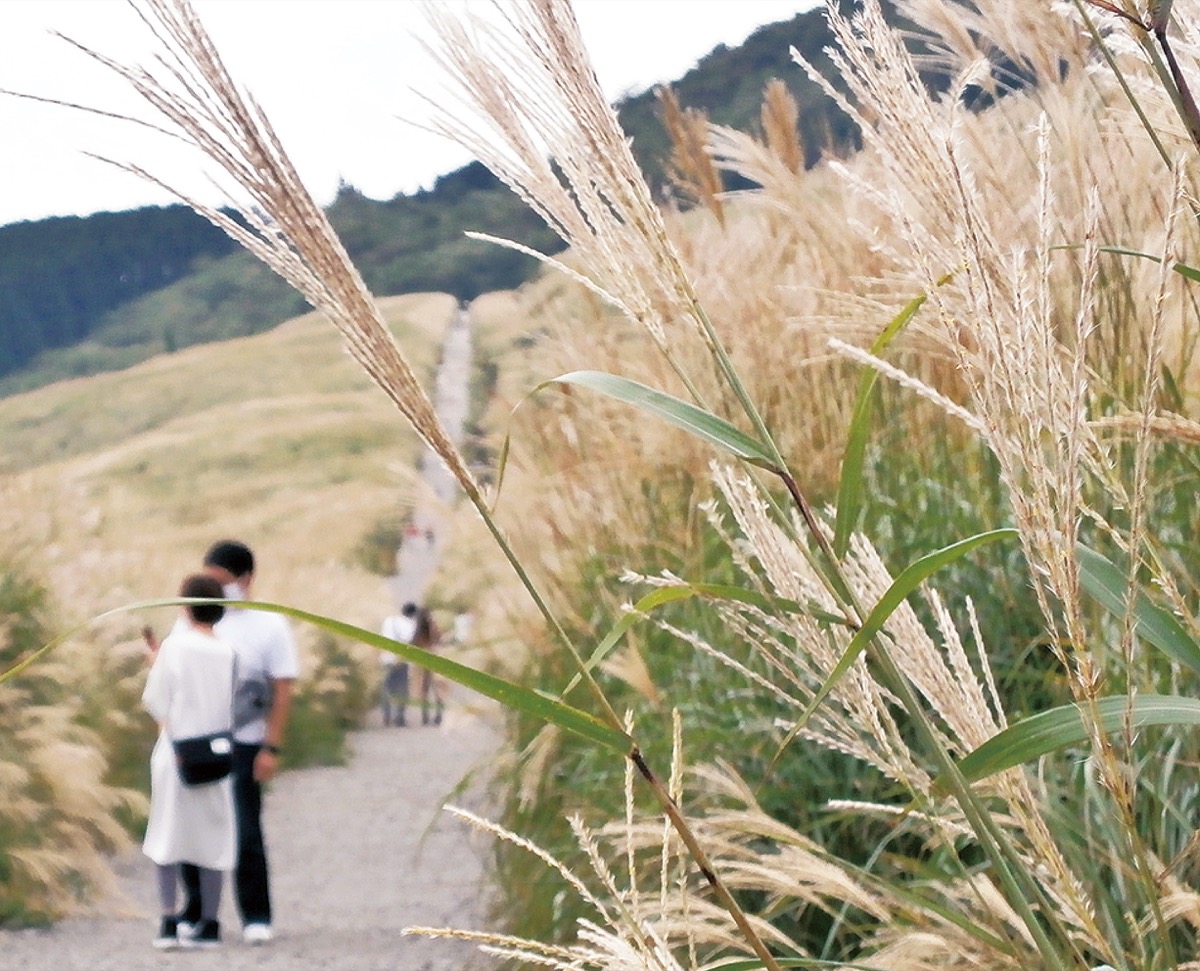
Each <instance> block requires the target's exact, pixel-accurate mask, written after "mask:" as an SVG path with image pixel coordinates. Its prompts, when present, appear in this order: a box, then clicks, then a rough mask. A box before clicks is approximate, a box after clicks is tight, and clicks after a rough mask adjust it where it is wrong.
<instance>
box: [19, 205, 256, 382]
mask: <svg viewBox="0 0 1200 971" xmlns="http://www.w3.org/2000/svg"><path fill="white" fill-rule="evenodd" d="M234 245H235V244H234V243H233V241H232V240H230V239H229V237H227V236H226V235H225V234H224V233H223V232H221V231H220V230H219V229H217V228H216V227H215V226H213V225H212V224H211V223H209V222H208V220H206V219H203V218H202V217H200V216H197V215H196V214H195V213H194V212H192V211H191V210H190V209H189V208H187V207H186V206H182V205H179V206H168V207H166V208H145V209H136V210H133V211H131V212H119V213H114V212H104V213H97V214H96V215H93V216H87V217H82V218H81V217H77V216H68V217H63V218H55V219H42V220H39V221H37V222H23V223H15V224H13V225H10V226H0V375H4V374H9V373H11V372H13V371H17V370H20V369H21V368H22V367H24V366H26V365H27V364H28V363H29V362H30V361H31V360H33V359H34V358H35V357H36V356H37V355H38V354H40V353H41V352H43V351H46V350H50V349H54V348H60V347H67V346H69V345H71V344H75V343H77V342H79V341H81V340H83V339H85V338H86V337H88V336H89V335H90V334H91V333H92V331H93V330H94V329H95V327H96V324H97V323H98V322H99V321H100V320H101V319H102V318H103V316H104V315H105V314H106V313H107V312H108V311H110V310H113V309H114V308H116V307H119V306H121V305H122V304H125V303H128V302H129V301H131V300H134V299H136V298H137V297H140V296H141V295H143V294H145V293H149V292H151V291H154V290H159V289H161V288H162V287H164V286H167V285H169V284H171V283H174V282H175V281H176V280H178V279H180V278H181V277H183V276H185V275H186V274H187V273H189V272H190V271H191V269H192V267H193V265H194V263H195V260H196V258H197V257H199V256H220V255H224V254H226V253H228V252H230V251H231V250H232V249H233V248H234Z"/></svg>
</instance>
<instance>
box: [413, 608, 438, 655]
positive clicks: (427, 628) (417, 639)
mask: <svg viewBox="0 0 1200 971" xmlns="http://www.w3.org/2000/svg"><path fill="white" fill-rule="evenodd" d="M437 639H438V629H437V624H435V623H434V622H433V614H431V613H430V612H429V609H428V608H427V607H422V608H421V609H420V610H418V611H417V629H416V631H414V632H413V639H412V642H413V643H414V644H416V645H417V647H433V645H434V644H435V643H437Z"/></svg>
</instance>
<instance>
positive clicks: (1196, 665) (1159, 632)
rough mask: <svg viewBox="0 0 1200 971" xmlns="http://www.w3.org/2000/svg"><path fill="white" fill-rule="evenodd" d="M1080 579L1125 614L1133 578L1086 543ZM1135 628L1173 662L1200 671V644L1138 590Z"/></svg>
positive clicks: (1111, 609)
mask: <svg viewBox="0 0 1200 971" xmlns="http://www.w3.org/2000/svg"><path fill="white" fill-rule="evenodd" d="M1076 553H1077V556H1078V558H1079V573H1080V577H1079V578H1080V581H1081V582H1082V584H1083V589H1084V590H1086V591H1087V593H1088V595H1089V596H1090V597H1091V598H1092V599H1093V600H1095V601H1096V602H1097V603H1099V604H1100V605H1101V606H1102V607H1104V609H1105V610H1107V611H1109V612H1110V613H1112V614H1113V615H1114V616H1115V617H1124V616H1125V609H1126V607H1127V603H1126V591H1127V588H1128V584H1129V577H1128V575H1126V574H1125V573H1124V572H1123V571H1122V570H1120V569H1118V568H1117V567H1116V566H1115V565H1114V564H1113V563H1112V562H1110V561H1109V560H1107V559H1105V558H1104V557H1103V556H1101V555H1100V554H1099V553H1097V552H1096V551H1095V550H1092V549H1089V548H1088V547H1086V546H1084V545H1083V544H1079V545H1077V546H1076ZM1133 619H1134V622H1135V624H1136V627H1135V631H1136V633H1137V634H1138V636H1139V637H1141V638H1142V640H1144V641H1146V643H1147V644H1152V645H1153V646H1154V647H1157V648H1158V649H1159V650H1160V651H1162V652H1163V653H1164V654H1165V655H1167V657H1169V658H1170V659H1171V660H1172V661H1175V662H1177V663H1178V664H1182V665H1184V666H1185V667H1188V668H1190V669H1191V670H1193V671H1195V672H1197V673H1200V644H1197V643H1196V641H1195V640H1194V639H1193V638H1192V637H1191V635H1189V634H1188V632H1187V631H1186V630H1185V629H1184V627H1183V625H1182V624H1181V623H1180V622H1179V620H1178V619H1177V618H1176V617H1175V615H1174V614H1172V613H1170V612H1169V611H1168V610H1165V609H1164V608H1162V607H1160V606H1158V605H1157V604H1156V603H1154V602H1153V601H1152V600H1151V599H1150V598H1149V597H1148V596H1147V595H1146V593H1145V591H1143V590H1138V591H1137V594H1136V595H1135V598H1134V603H1133Z"/></svg>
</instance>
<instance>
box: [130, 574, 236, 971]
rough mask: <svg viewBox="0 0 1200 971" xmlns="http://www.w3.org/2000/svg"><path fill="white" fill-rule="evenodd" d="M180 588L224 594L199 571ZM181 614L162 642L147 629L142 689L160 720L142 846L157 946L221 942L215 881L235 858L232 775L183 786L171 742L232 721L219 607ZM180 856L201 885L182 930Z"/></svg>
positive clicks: (229, 664)
mask: <svg viewBox="0 0 1200 971" xmlns="http://www.w3.org/2000/svg"><path fill="white" fill-rule="evenodd" d="M179 595H180V596H181V597H208V598H212V599H218V600H219V599H221V598H223V597H224V596H225V594H224V592H223V591H222V589H221V584H220V583H219V582H218V581H217V580H215V579H214V578H212V577H211V576H208V575H205V574H196V575H194V576H189V577H187V578H186V579H185V580H184V581H183V585H182V586H181V587H180V590H179ZM182 613H183V616H182V618H181V622H180V623H178V624H176V626H175V629H174V630H172V632H171V633H170V634H169V635H168V636H167V638H166V639H165V640H164V641H163V642H162V644H161V645H159V644H158V643H157V641H156V640H155V639H154V636H153V633H152V632H149V631H147V632H146V641H147V644H148V645H149V647H150V652H151V657H152V658H153V664H152V665H151V668H150V674H149V676H148V677H147V678H146V689H145V691H144V692H143V693H142V703H143V704H144V705H145V706H146V710H147V711H149V712H150V714H151V715H153V716H154V720H155V721H157V722H158V724H159V733H158V740H157V741H156V742H155V743H154V752H153V753H152V754H151V756H150V820H149V822H148V823H147V825H146V838H145V840H144V841H143V843H142V851H143V852H144V853H145V854H146V856H148V857H149V858H150V859H151V860H153V861H154V864H155V866H156V867H157V878H158V899H159V904H160V907H161V913H162V917H161V920H160V922H159V928H158V937H157V938H155V941H154V946H155V947H156V948H159V949H161V950H171V949H174V948H176V947H180V946H183V947H215V946H216V945H217V944H218V943H219V942H220V940H221V931H220V926H219V925H218V923H217V915H218V913H219V912H220V908H221V884H222V882H223V880H224V879H225V877H224V871H226V870H231V869H233V865H234V861H235V842H234V813H233V792H232V782H231V780H230V778H229V777H226V778H224V779H221V780H220V781H217V782H210V783H207V784H205V785H200V786H185V785H184V784H183V781H182V780H181V779H180V777H179V769H178V766H177V765H176V760H175V750H174V747H173V746H172V739H177V738H192V737H194V736H197V735H208V734H210V733H212V732H220V731H226V730H228V729H229V728H230V727H231V725H232V720H233V719H232V707H233V687H234V660H233V649H232V648H231V647H230V646H229V645H228V644H227V643H225V642H224V641H222V640H221V639H220V638H218V637H217V636H216V634H214V632H213V625H214V624H216V623H217V622H218V621H219V620H220V619H221V616H222V615H223V614H224V613H225V608H224V607H223V606H221V605H220V604H189V605H188V606H186V607H184V608H183V611H182ZM183 863H187V864H189V865H190V866H191V868H192V869H193V870H194V871H195V873H196V882H197V884H198V888H199V892H198V895H197V902H196V908H197V912H196V916H195V920H194V921H193V926H192V927H191V928H190V930H189V931H188V932H187V933H185V934H180V933H179V919H178V917H177V911H176V903H177V899H176V898H177V892H178V886H177V881H178V879H179V877H180V869H181V864H183Z"/></svg>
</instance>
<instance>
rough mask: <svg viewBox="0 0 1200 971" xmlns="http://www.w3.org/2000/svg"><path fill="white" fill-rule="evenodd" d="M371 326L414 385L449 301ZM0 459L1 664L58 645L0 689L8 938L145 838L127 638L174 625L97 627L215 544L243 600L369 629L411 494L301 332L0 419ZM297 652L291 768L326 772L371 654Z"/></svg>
mask: <svg viewBox="0 0 1200 971" xmlns="http://www.w3.org/2000/svg"><path fill="white" fill-rule="evenodd" d="M382 309H383V311H384V315H385V318H386V319H387V321H388V323H389V324H390V326H391V328H392V330H393V332H394V333H395V334H396V336H397V338H398V339H399V340H400V341H401V342H402V343H403V346H404V348H405V352H406V354H407V355H408V356H409V359H410V360H411V361H412V362H413V364H414V366H415V367H416V368H417V369H418V371H419V372H420V373H421V375H422V378H423V379H424V380H427V381H431V380H432V376H433V371H434V368H435V367H436V364H437V360H438V352H439V347H440V341H441V337H442V334H443V332H444V329H445V327H446V326H447V324H448V323H449V321H450V320H451V318H452V316H453V314H454V313H455V311H456V309H457V302H456V301H455V300H454V299H453V298H452V297H450V296H448V295H445V294H441V295H436V294H424V295H421V294H414V295H409V296H405V297H394V298H390V299H387V300H385V301H383V303H382ZM0 441H3V442H4V443H5V448H4V450H3V467H2V468H0V497H2V498H3V502H2V503H0V510H2V511H0V537H2V538H0V632H2V633H0V666H2V667H3V669H8V668H9V667H10V666H11V665H12V664H14V663H16V662H17V661H20V660H22V659H24V658H26V657H28V656H29V655H30V654H31V653H32V652H33V651H34V650H35V649H37V648H40V647H42V646H43V645H45V644H47V643H49V642H51V640H52V639H53V638H55V637H57V636H59V635H67V636H66V639H65V640H64V642H63V643H62V644H61V645H60V646H59V647H57V648H56V649H55V650H54V651H53V652H52V653H51V654H50V655H49V656H48V657H46V658H45V659H43V660H42V661H39V662H38V664H36V665H35V666H34V667H33V669H32V670H31V671H30V672H28V673H27V674H26V675H23V676H22V677H20V678H19V679H17V680H16V681H14V682H10V683H7V684H3V685H0V762H2V763H3V764H4V765H5V769H6V772H7V773H8V774H7V775H6V776H5V778H6V784H5V786H4V787H3V789H2V794H0V849H2V850H3V852H2V853H0V858H2V859H3V861H4V862H3V863H0V923H8V922H15V923H18V924H19V923H22V922H26V921H36V920H39V919H44V918H46V917H47V916H53V915H55V914H57V913H62V912H64V911H65V910H69V909H71V908H72V907H75V906H77V905H79V904H80V903H83V902H86V900H87V899H88V896H89V894H90V893H92V892H93V891H95V890H96V889H97V888H102V887H103V886H104V885H105V879H106V876H105V874H106V863H105V862H104V855H103V854H104V852H105V851H106V850H108V849H111V848H114V847H117V846H122V845H124V844H125V843H126V841H127V840H128V839H129V837H130V835H131V834H134V833H140V825H141V822H140V820H141V819H142V818H143V816H142V813H143V812H144V802H143V797H142V792H143V790H144V787H145V785H146V782H147V779H146V777H145V758H146V753H147V752H149V750H150V746H151V744H152V742H153V734H154V728H153V724H152V722H151V721H150V720H149V718H148V716H146V715H144V713H142V710H141V706H140V702H139V698H140V694H141V689H142V684H143V682H144V678H145V662H144V658H143V648H142V646H141V642H140V637H139V636H138V631H139V629H140V627H141V626H142V625H143V624H150V625H152V626H153V627H155V628H156V629H157V630H158V631H159V633H160V634H162V633H164V632H165V631H166V630H167V629H168V628H169V627H170V625H171V624H172V622H173V619H174V614H175V611H174V610H173V609H170V608H160V609H156V610H141V611H135V612H118V613H115V614H107V612H108V611H112V610H114V609H115V608H121V607H123V606H126V605H129V604H133V603H136V602H139V601H145V600H153V599H158V598H162V597H170V596H173V595H174V594H175V593H176V592H177V589H178V585H179V582H180V580H181V579H182V578H183V577H184V576H185V575H186V574H187V573H189V572H192V571H194V570H195V569H196V568H197V567H198V565H199V557H200V556H201V555H202V553H203V551H204V550H205V549H206V548H207V547H208V546H209V545H210V544H211V543H212V542H213V541H214V540H216V539H220V538H222V537H239V538H242V539H244V540H245V541H246V542H248V543H249V544H250V545H251V546H252V547H253V548H254V549H255V551H256V553H257V554H258V557H259V562H260V566H259V569H258V571H257V572H258V578H257V583H256V594H257V595H258V596H259V597H260V598H262V599H265V600H273V601H277V602H282V603H288V604H292V605H296V606H302V607H304V608H306V609H309V610H312V611H315V612H319V613H328V614H331V615H334V616H337V617H338V618H339V619H342V620H345V621H348V622H350V623H354V624H359V625H362V626H365V627H367V628H370V629H374V628H375V627H377V625H378V623H379V620H380V618H381V617H382V616H384V615H385V614H386V613H387V612H388V611H390V610H391V609H393V606H394V605H393V603H392V596H393V595H392V592H391V590H390V589H389V588H388V586H387V583H386V580H385V576H386V575H387V574H388V573H390V572H391V568H394V553H395V549H396V543H397V541H398V539H399V536H400V535H401V524H402V521H403V518H404V516H405V514H406V512H407V511H408V510H409V509H410V508H411V505H412V503H413V501H414V498H415V496H416V495H417V491H416V490H417V489H418V488H419V486H418V484H417V483H418V480H417V476H416V471H415V469H416V458H417V443H416V439H415V437H414V436H413V434H412V433H411V432H410V430H409V429H408V428H407V427H406V426H405V425H404V424H403V423H402V422H401V421H400V420H399V417H398V415H397V414H396V412H395V409H394V407H393V406H392V405H391V403H390V402H389V401H388V400H387V399H386V397H385V396H384V395H383V394H381V393H380V392H379V391H378V389H376V388H375V387H374V386H373V385H371V384H370V383H369V382H368V381H367V379H366V378H365V376H364V375H363V374H362V372H361V371H360V370H359V369H358V367H357V366H356V365H355V364H354V363H353V362H352V361H351V360H350V358H349V357H348V356H347V355H346V354H345V353H344V352H343V351H342V350H341V348H340V347H339V338H338V336H337V334H336V333H335V332H334V330H333V328H332V327H330V326H329V324H328V323H327V322H326V321H325V320H324V319H323V318H321V317H319V316H318V315H316V314H308V315H305V316H303V317H299V318H296V319H293V320H290V321H288V322H286V323H285V324H283V325H282V326H280V327H278V328H275V329H274V330H271V331H269V332H267V333H263V334H259V335H254V336H250V337H244V338H239V339H236V340H230V341H224V342H221V343H214V344H208V345H205V346H200V347H193V348H189V349H187V350H183V351H179V352H177V353H174V354H168V355H161V356H158V357H155V358H152V359H151V360H148V361H145V362H143V363H141V364H138V365H136V366H134V367H132V368H130V369H128V370H126V371H122V372H119V373H111V374H101V375H97V376H94V377H90V378H82V379H77V380H73V381H67V382H61V383H58V384H55V385H51V386H48V387H45V388H40V389H38V390H35V391H31V392H27V393H25V394H20V395H14V396H11V397H8V398H5V399H3V400H0ZM389 557H392V559H391V560H390V564H389ZM79 625H82V626H79ZM297 636H298V640H299V642H300V645H301V664H302V670H303V679H302V681H301V683H300V685H299V687H298V696H297V699H296V703H295V707H294V709H293V716H292V729H291V730H290V731H289V749H288V754H287V756H286V757H287V759H289V760H290V761H291V764H305V763H307V762H328V761H336V760H338V759H340V758H341V757H343V754H344V753H343V751H342V748H341V746H342V739H343V738H344V735H345V732H346V731H347V730H348V729H349V728H352V727H354V726H355V725H357V724H358V720H359V718H360V716H361V715H362V713H363V711H364V710H365V708H366V707H367V706H368V705H370V704H371V701H372V698H371V696H370V695H369V694H368V693H367V691H368V688H369V686H370V685H371V678H372V677H373V676H374V673H375V665H374V663H373V662H374V656H373V654H370V653H369V652H368V653H367V654H364V653H363V651H362V650H361V649H360V648H359V647H358V646H356V645H354V644H352V643H346V642H338V641H335V640H334V639H332V638H330V637H328V636H327V635H321V634H318V633H317V632H316V631H315V630H313V629H306V628H303V627H301V628H299V629H297ZM368 661H370V662H372V663H370V664H368V663H367V662H368Z"/></svg>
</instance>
